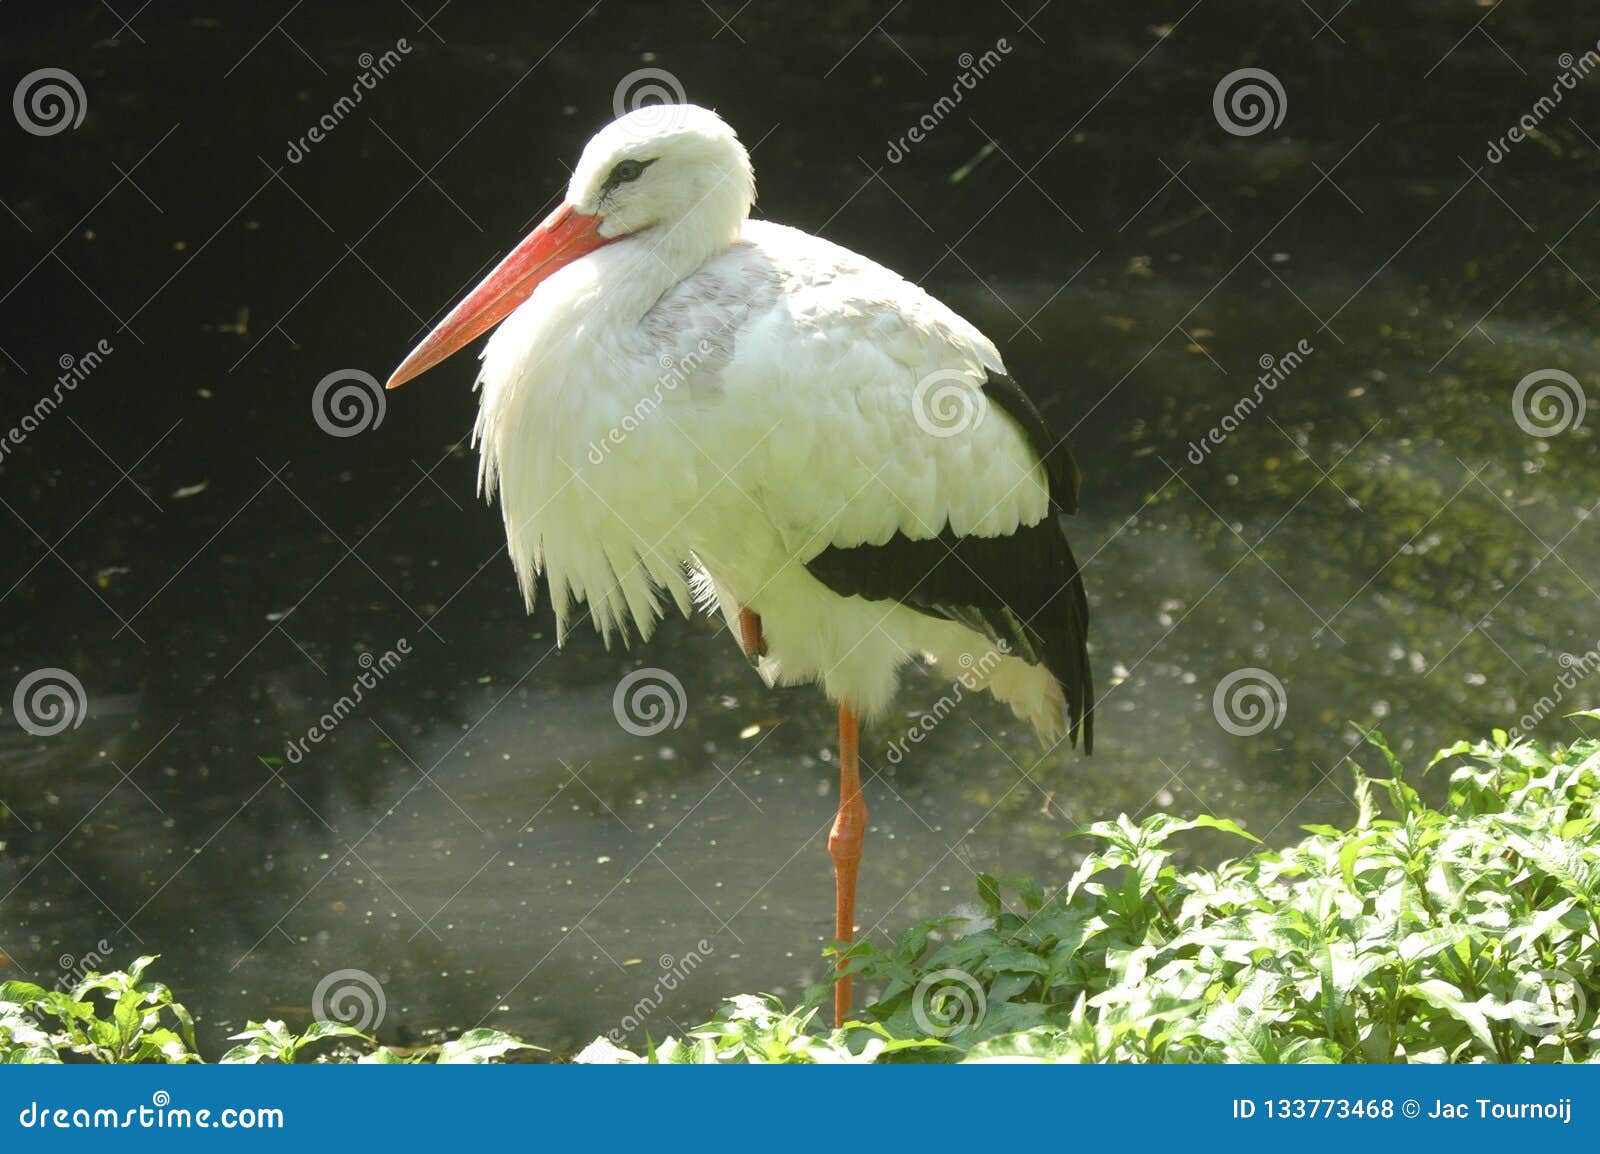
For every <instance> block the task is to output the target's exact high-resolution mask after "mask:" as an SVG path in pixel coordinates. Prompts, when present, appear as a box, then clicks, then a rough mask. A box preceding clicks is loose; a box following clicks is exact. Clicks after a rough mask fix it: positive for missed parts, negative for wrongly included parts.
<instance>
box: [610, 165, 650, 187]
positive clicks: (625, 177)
mask: <svg viewBox="0 0 1600 1154" xmlns="http://www.w3.org/2000/svg"><path fill="white" fill-rule="evenodd" d="M654 163H655V161H654V160H622V161H618V162H617V166H616V167H615V168H613V169H612V170H611V175H609V176H607V177H606V187H607V188H615V187H616V186H617V185H619V184H627V183H628V182H629V181H633V180H638V179H639V177H641V176H642V175H644V170H645V169H646V168H648V167H650V165H652V164H654Z"/></svg>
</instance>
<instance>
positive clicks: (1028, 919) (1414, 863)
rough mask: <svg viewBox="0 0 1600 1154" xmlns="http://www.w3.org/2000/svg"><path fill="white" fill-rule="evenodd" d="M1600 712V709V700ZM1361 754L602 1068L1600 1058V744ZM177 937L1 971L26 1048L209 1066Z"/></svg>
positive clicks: (300, 1047)
mask: <svg viewBox="0 0 1600 1154" xmlns="http://www.w3.org/2000/svg"><path fill="white" fill-rule="evenodd" d="M1584 716H1587V717H1590V718H1594V719H1597V720H1600V712H1596V713H1589V714H1586V715H1584ZM1367 738H1368V741H1369V743H1370V744H1371V746H1372V748H1373V749H1374V750H1376V751H1377V754H1378V755H1379V756H1381V758H1382V759H1383V761H1384V762H1385V764H1386V765H1387V766H1388V770H1389V776H1388V777H1387V778H1376V777H1370V776H1368V775H1367V774H1365V773H1363V772H1361V771H1360V770H1359V769H1358V770H1356V771H1355V779H1354V790H1353V796H1354V799H1355V806H1356V813H1355V818H1354V823H1353V824H1352V825H1351V827H1350V828H1348V829H1338V828H1335V827H1332V826H1320V825H1319V826H1308V827H1305V830H1306V834H1307V836H1306V837H1305V838H1304V839H1303V840H1301V841H1300V842H1298V843H1297V844H1295V845H1292V846H1289V847H1287V848H1284V849H1276V850H1275V849H1269V848H1260V847H1258V848H1253V849H1251V851H1250V852H1248V853H1247V854H1246V855H1245V856H1243V857H1240V858H1238V859H1237V860H1232V861H1226V862H1223V863H1222V864H1221V865H1219V866H1218V867H1216V868H1215V869H1190V870H1180V869H1179V868H1178V866H1177V865H1176V864H1175V863H1174V846H1175V845H1176V842H1175V840H1174V839H1176V838H1179V837H1181V836H1183V835H1185V834H1187V833H1189V832H1190V831H1193V830H1197V829H1204V830H1211V831H1215V832H1220V833H1222V834H1224V835H1227V836H1230V837H1236V838H1239V839H1241V842H1243V841H1244V840H1245V839H1248V840H1249V841H1251V842H1254V838H1252V837H1251V835H1250V834H1249V833H1248V832H1246V831H1245V830H1243V829H1241V828H1240V827H1239V826H1237V825H1235V824H1234V823H1232V822H1230V821H1226V820H1223V819H1219V818H1213V817H1200V818H1194V819H1183V818H1177V817H1172V816H1169V815H1166V814H1158V815H1156V816H1154V817H1151V818H1148V819H1146V820H1144V821H1142V822H1137V823H1136V822H1134V821H1132V820H1130V819H1129V818H1127V817H1126V816H1123V817H1118V818H1117V819H1115V820H1113V821H1103V822H1096V823H1094V824H1093V825H1089V826H1086V827H1084V828H1082V829H1080V830H1076V831H1074V833H1073V835H1071V836H1074V837H1079V838H1083V839H1086V840H1087V842H1088V845H1089V848H1088V852H1087V853H1086V854H1085V855H1084V857H1083V860H1082V861H1081V862H1080V863H1079V864H1078V866H1077V868H1076V869H1075V871H1074V872H1073V874H1072V875H1071V876H1070V877H1069V878H1067V879H1066V880H1065V882H1064V883H1058V884H1057V885H1056V886H1055V887H1054V888H1050V889H1047V888H1046V887H1045V886H1044V885H1042V884H1040V883H1039V882H1037V881H1035V880H1033V879H1030V878H1024V877H990V876H987V875H981V876H980V877H979V879H978V899H979V902H980V903H981V909H982V913H981V914H979V915H977V916H971V917H943V918H935V919H932V920H930V921H926V922H923V923H921V924H920V925H916V926H913V927H911V928H910V929H908V930H906V931H905V932H904V933H902V934H901V935H900V936H899V938H898V939H897V940H896V941H895V942H894V943H893V944H890V945H881V944H878V943H874V942H858V943H856V944H854V945H853V946H851V947H849V948H848V949H847V950H845V951H844V952H843V953H842V954H839V955H835V956H837V957H840V958H842V960H843V961H844V963H845V972H848V973H850V974H852V975H854V976H855V977H856V979H857V981H858V983H860V984H861V985H862V986H868V985H875V986H876V987H877V988H878V990H879V993H878V996H877V998H876V1000H874V1001H873V1002H871V1004H869V1005H867V1006H866V1007H865V1009H864V1010H863V1011H862V1013H863V1015H864V1019H863V1020H862V1021H857V1022H851V1023H849V1024H848V1025H846V1026H845V1027H844V1028H842V1029H824V1028H823V1027H822V1026H821V1025H820V1024H819V1022H818V1020H817V1019H818V1015H819V1012H820V1007H821V1005H822V1003H823V1001H824V1000H825V999H826V998H827V996H828V993H829V987H827V986H819V987H817V988H815V989H814V990H812V991H810V992H809V994H808V996H807V999H806V1001H805V1004H803V1005H802V1006H800V1007H798V1008H794V1009H790V1008H788V1007H786V1006H784V1005H783V1004H782V1003H781V1002H780V1001H779V1000H778V999H776V998H772V997H769V996H755V995H741V996H739V997H735V998H732V999H730V1000H729V1002H728V1003H727V1005H726V1006H725V1007H724V1009H723V1010H722V1012H721V1013H719V1014H717V1015H716V1016H715V1017H714V1018H713V1019H712V1020H711V1021H710V1022H708V1023H706V1024H705V1025H704V1026H701V1027H698V1028H696V1029H693V1030H690V1031H688V1032H687V1033H686V1034H685V1035H684V1036H683V1037H681V1038H668V1039H666V1040H665V1041H662V1042H659V1043H657V1042H653V1041H650V1040H649V1039H647V1040H646V1043H645V1045H644V1047H643V1049H642V1050H639V1051H635V1050H629V1049H625V1048H622V1047H620V1046H618V1045H615V1044H613V1043H612V1042H609V1041H607V1040H605V1039H597V1040H596V1041H595V1042H594V1043H593V1044H592V1045H590V1046H589V1047H587V1048H586V1049H585V1050H584V1051H583V1052H582V1053H581V1054H580V1055H578V1058H577V1060H578V1061H580V1062H587V1063H615V1062H641V1063H722V1062H743V1063H780V1062H781V1063H824V1062H854V1063H866V1062H953V1061H968V1062H975V1061H1079V1062H1398V1061H1408V1062H1600V1020H1597V1015H1600V805H1597V796H1600V742H1597V741H1593V740H1583V741H1579V742H1575V743H1574V744H1572V745H1570V746H1557V747H1555V748H1553V749H1546V748H1544V747H1543V746H1541V745H1538V744H1535V743H1530V742H1513V741H1510V740H1509V739H1508V738H1507V736H1506V735H1505V734H1504V733H1501V732H1499V731H1496V732H1495V733H1494V735H1493V737H1492V740H1490V741H1487V742H1478V743H1467V742H1461V743H1458V744H1456V745H1454V746H1451V747H1450V748H1449V749H1445V750H1442V751H1440V753H1439V754H1438V755H1437V756H1436V757H1435V758H1434V759H1433V761H1432V762H1431V763H1430V765H1429V767H1428V768H1429V770H1433V769H1435V768H1436V767H1441V766H1444V767H1448V769H1449V774H1450V777H1449V788H1448V797H1447V800H1446V801H1445V802H1444V803H1443V805H1442V806H1440V807H1439V808H1433V807H1431V806H1429V805H1428V804H1426V803H1425V802H1424V800H1423V798H1422V796H1421V795H1420V794H1419V793H1418V792H1417V790H1416V789H1415V788H1414V787H1413V786H1412V785H1411V783H1410V782H1409V781H1408V780H1407V778H1406V773H1405V769H1404V767H1403V766H1402V765H1401V764H1400V763H1399V761H1398V760H1397V759H1396V758H1395V757H1394V755H1393V754H1392V753H1391V752H1390V750H1389V748H1388V746H1387V745H1386V744H1385V743H1384V741H1383V738H1382V737H1381V736H1380V735H1378V734H1376V733H1372V734H1368V735H1367ZM152 961H154V959H153V958H148V957H145V958H139V959H138V960H137V961H135V962H134V964H133V965H132V966H131V967H129V969H128V970H127V972H117V973H111V974H103V975H102V974H90V975H88V976H86V977H84V978H82V979H81V980H79V981H77V982H76V983H75V984H74V985H73V986H72V987H71V988H70V989H65V990H53V991H52V990H45V989H43V988H41V987H40V986H37V985H33V984H31V983H28V982H6V983H4V984H0V1062H60V1061H63V1060H66V1061H89V1062H193V1061H199V1060H200V1059H199V1057H198V1056H197V1053H196V1047H195V1043H194V1026H193V1021H192V1019H191V1018H190V1016H189V1013H188V1011H187V1010H185V1009H184V1008H183V1006H182V1005H180V1004H179V1003H177V1002H176V1001H175V1000H174V999H173V997H172V993H171V991H170V990H168V989H167V987H165V986H164V985H162V984H161V983H159V982H153V981H149V980H147V979H146V977H145V972H146V970H147V968H148V967H149V966H150V964H151V962H152ZM232 1040H233V1041H235V1042H237V1043H238V1045H236V1046H235V1047H234V1048H233V1049H231V1050H229V1051H228V1052H227V1053H226V1054H224V1055H223V1057H222V1059H221V1060H222V1061H224V1062H230V1063H234V1062H275V1063H295V1062H305V1061H319V1062H364V1063H385V1064H391V1063H413V1062H428V1061H433V1062H441V1063H452V1062H489V1061H498V1060H502V1059H504V1058H506V1057H507V1056H508V1055H511V1054H512V1053H514V1052H516V1051H519V1050H536V1049H538V1047H532V1046H528V1045H527V1044H526V1043H523V1042H520V1041H518V1040H517V1039H516V1038H513V1037H511V1036H510V1035H507V1034H503V1033H500V1032H499V1031H495V1030H486V1029H477V1030H469V1031H467V1032H466V1033H465V1034H463V1035H462V1036H461V1037H459V1038H457V1039H455V1040H454V1041H449V1042H443V1043H439V1044H434V1045H428V1046H419V1047H412V1048H397V1047H385V1046H379V1045H377V1044H376V1042H375V1041H374V1039H372V1038H371V1037H370V1036H368V1035H366V1034H363V1033H361V1032H360V1031H359V1030H356V1029H354V1028H353V1027H350V1026H346V1025H341V1024H338V1023H325V1022H318V1023H313V1024H312V1025H310V1026H309V1027H307V1028H306V1029H305V1030H304V1031H301V1032H299V1033H295V1032H293V1031H291V1030H290V1029H289V1028H288V1026H287V1025H285V1023H283V1022H281V1021H276V1020H274V1021H265V1022H250V1023H249V1024H248V1025H247V1027H246V1028H245V1029H244V1030H243V1031H241V1032H240V1033H239V1034H237V1035H235V1036H234V1038H233V1039H232Z"/></svg>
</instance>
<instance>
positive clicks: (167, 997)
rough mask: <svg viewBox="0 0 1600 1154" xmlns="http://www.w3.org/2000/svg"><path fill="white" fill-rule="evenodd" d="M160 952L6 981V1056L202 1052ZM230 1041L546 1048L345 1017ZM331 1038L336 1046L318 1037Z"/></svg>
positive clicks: (257, 1048) (501, 1051)
mask: <svg viewBox="0 0 1600 1154" xmlns="http://www.w3.org/2000/svg"><path fill="white" fill-rule="evenodd" d="M155 960H156V959H155V957H154V956H149V957H141V958H138V959H136V960H135V961H134V963H133V965H132V966H130V967H129V968H128V969H127V970H126V971H125V972H124V971H121V970H118V971H115V972H113V973H109V974H99V973H90V974H87V975H85V976H84V977H83V978H81V979H79V980H78V981H76V982H75V983H74V984H73V985H72V986H71V988H70V989H64V990H63V989H57V990H46V989H44V988H43V987H42V986H38V985H35V984H33V983H32V982H4V983H0V1063H60V1062H63V1061H73V1062H100V1063H129V1062H163V1063H181V1062H199V1061H201V1060H202V1059H201V1057H200V1055H199V1053H198V1051H197V1048H196V1046H195V1040H194V1019H193V1018H192V1017H191V1016H190V1014H189V1011H188V1010H186V1009H185V1008H184V1007H183V1005H182V1004H181V1003H179V1002H177V1001H175V1000H174V999H173V996H172V991H171V990H169V989H168V988H167V987H166V986H165V985H163V984H162V983H160V982H153V981H148V980H146V978H145V971H146V970H147V969H148V968H149V967H150V964H151V963H152V962H154V961H155ZM230 1041H235V1042H238V1043H240V1044H239V1045H237V1046H235V1047H233V1048H232V1049H231V1050H229V1051H228V1052H227V1053H225V1054H224V1055H223V1056H222V1058H221V1061H223V1062H226V1063H255V1062H269V1063H279V1064H283V1065H291V1064H293V1063H296V1062H302V1061H306V1060H308V1059H310V1060H315V1061H329V1062H378V1063H386V1064H387V1063H415V1062H429V1061H432V1062H437V1063H439V1064H441V1065H449V1064H458V1063H459V1064H465V1063H485V1062H493V1061H497V1060H499V1059H501V1058H504V1057H505V1056H506V1055H507V1054H510V1053H512V1052H513V1051H517V1050H528V1051H533V1050H541V1049H542V1047H539V1046H531V1045H529V1044H528V1043H526V1042H523V1041H520V1040H519V1039H517V1038H513V1037H512V1036H511V1035H509V1034H504V1033H501V1032H500V1031H499V1030H486V1029H476V1030H468V1031H467V1032H466V1033H464V1034H462V1035H461V1036H460V1037H459V1038H456V1039H454V1040H452V1041H448V1042H442V1043H438V1044H435V1045H429V1046H413V1047H408V1048H397V1047H390V1046H379V1045H378V1044H377V1042H376V1041H375V1040H374V1039H373V1038H372V1037H371V1036H370V1035H367V1034H364V1033H362V1032H361V1031H360V1030H358V1029H356V1028H355V1027H353V1026H347V1025H343V1024H341V1023H338V1022H313V1023H311V1025H310V1026H308V1027H307V1028H306V1029H305V1030H303V1031H301V1032H300V1033H298V1034H297V1033H294V1032H292V1031H291V1030H290V1029H289V1028H288V1027H287V1026H286V1025H285V1024H284V1023H283V1022H281V1021H276V1020H271V1021H266V1022H250V1023H249V1024H248V1025H247V1026H246V1027H245V1029H244V1030H242V1031H241V1032H240V1033H238V1034H235V1035H233V1037H232V1038H231V1039H230ZM324 1042H334V1043H336V1047H335V1048H330V1047H328V1046H320V1045H318V1044H319V1043H324ZM313 1049H315V1050H316V1053H315V1055H314V1056H313V1053H312V1051H313Z"/></svg>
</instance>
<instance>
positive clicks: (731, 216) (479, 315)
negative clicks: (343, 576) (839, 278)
mask: <svg viewBox="0 0 1600 1154" xmlns="http://www.w3.org/2000/svg"><path fill="white" fill-rule="evenodd" d="M754 202H755V177H754V176H753V174H752V172H751V169H750V157H749V156H748V155H747V154H746V152H745V150H744V146H743V145H742V144H740V143H739V138H738V137H737V136H735V135H734V131H733V129H731V128H729V127H728V125H727V123H726V122H724V121H723V119H722V118H721V117H720V116H718V115H717V114H716V113H715V112H711V111H709V110H707V109H704V108H698V107H696V106H695V105H692V104H653V105H647V106H645V107H643V108H639V109H636V110H634V111H633V112H630V113H628V114H627V115H626V116H622V117H619V118H617V119H616V120H613V121H612V122H611V123H610V124H608V125H606V126H605V127H604V128H602V129H601V130H600V131H599V132H598V133H596V134H595V136H594V137H593V138H592V139H591V140H590V141H589V143H588V145H587V147H585V148H584V150H583V156H582V157H581V158H580V159H579V161H578V167H577V168H576V169H574V170H573V173H572V180H571V182H570V183H569V184H568V186H567V197H566V200H565V201H564V202H563V203H562V204H561V205H559V206H558V207H557V208H556V210H555V211H554V212H552V213H551V214H550V215H549V216H547V217H545V219H544V221H543V222H542V223H541V224H540V225H539V227H538V228H536V229H534V230H533V232H531V233H529V234H528V236H527V237H526V238H525V239H524V240H523V241H522V243H521V244H519V245H517V247H516V248H514V249H512V250H511V252H510V253H508V254H507V255H506V256H505V258H504V259H503V260H501V262H500V263H499V264H498V265H496V266H495V268H494V270H493V271H492V272H490V273H489V275H488V276H486V277H484V279H483V280H482V281H481V282H479V284H478V286H477V287H476V288H474V289H473V290H472V291H471V292H470V293H468V294H467V295H466V296H465V297H464V298H463V299H462V300H461V302H460V303H459V304H457V305H456V307H455V308H453V309H451V310H450V313H449V314H448V315H447V316H446V317H445V318H444V319H443V320H442V321H440V322H439V323H438V325H436V326H435V327H434V329H433V331H432V332H430V333H429V334H428V335H427V336H426V337H424V338H423V340H422V343H421V344H419V345H418V346H417V347H416V348H414V349H412V350H411V352H410V353H409V354H408V355H407V356H406V359H405V360H404V361H402V362H401V364H400V367H399V368H397V369H395V371H394V373H393V375H391V376H390V378H389V382H388V386H387V387H388V388H391V389H394V388H399V387H400V386H401V385H403V384H405V383H406V382H407V381H409V380H411V379H412V378H413V377H417V376H420V375H421V374H423V373H425V372H427V371H428V370H429V369H430V368H432V367H433V366H434V365H436V364H438V363H439V362H440V361H443V360H444V359H445V358H447V357H449V356H450V355H451V354H452V353H455V352H456V351H458V350H459V349H461V348H463V347H464V346H466V345H468V344H470V343H471V342H472V341H473V340H474V339H476V338H477V337H479V336H481V335H482V334H484V333H486V332H488V331H489V330H490V329H492V328H494V327H495V326H496V325H497V324H499V323H500V322H501V321H503V320H504V319H505V318H506V317H508V316H510V315H511V313H512V312H514V311H515V310H516V308H517V306H518V305H520V304H522V302H523V301H525V300H527V299H528V298H529V297H530V296H532V295H533V291H534V289H536V288H538V287H539V284H540V282H542V281H544V280H545V279H546V278H548V277H549V276H550V275H551V274H552V273H554V272H555V271H556V270H557V269H559V268H562V267H563V266H565V265H568V264H571V263H572V262H573V261H575V260H577V259H578V258H579V257H582V256H584V255H586V254H588V253H591V252H593V251H594V250H595V249H597V248H600V247H602V246H604V245H608V244H613V243H615V242H617V241H620V240H623V239H624V238H626V237H630V236H640V237H641V238H643V239H648V240H651V242H652V243H653V244H654V245H656V246H658V247H665V246H668V245H670V246H671V250H672V251H674V252H681V253H688V254H693V255H694V256H697V257H698V258H699V259H704V258H705V257H707V256H710V255H711V254H712V253H714V252H716V251H717V250H719V249H720V248H722V247H724V246H726V245H727V244H729V243H731V242H732V241H733V240H734V239H735V238H736V237H737V236H738V235H739V229H740V227H741V226H742V225H743V224H744V221H745V218H746V217H747V216H748V215H749V214H750V206H751V205H752V204H753V203H754ZM696 263H698V262H696Z"/></svg>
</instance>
